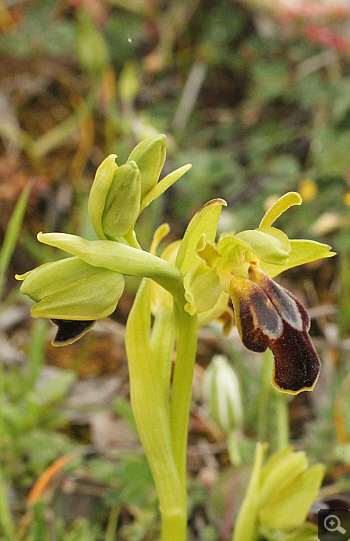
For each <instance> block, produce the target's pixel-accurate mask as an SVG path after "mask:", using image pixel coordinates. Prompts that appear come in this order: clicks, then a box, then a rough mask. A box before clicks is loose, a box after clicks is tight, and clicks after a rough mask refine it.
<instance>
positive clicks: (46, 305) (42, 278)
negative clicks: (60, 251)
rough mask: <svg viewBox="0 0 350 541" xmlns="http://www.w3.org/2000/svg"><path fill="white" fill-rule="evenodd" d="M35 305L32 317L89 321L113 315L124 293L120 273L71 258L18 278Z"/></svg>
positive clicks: (43, 266)
mask: <svg viewBox="0 0 350 541" xmlns="http://www.w3.org/2000/svg"><path fill="white" fill-rule="evenodd" d="M16 278H17V279H19V280H23V284H22V286H21V292H22V293H24V294H25V295H28V297H30V298H31V299H32V300H33V301H35V303H36V304H35V305H34V306H33V307H32V309H31V313H32V316H33V317H45V318H50V319H64V320H78V321H90V320H96V319H101V318H103V317H106V316H109V315H110V314H111V313H112V312H114V310H115V308H116V305H117V303H118V301H119V299H120V297H121V295H122V293H123V290H124V278H123V276H122V275H121V274H119V273H117V272H115V271H112V270H109V269H105V268H101V267H94V266H91V265H89V264H88V263H85V261H82V260H81V259H79V258H78V257H69V258H66V259H61V260H60V261H55V262H54V263H48V264H46V265H41V266H40V267H37V268H36V269H34V270H32V271H29V272H27V273H26V274H23V275H22V276H16Z"/></svg>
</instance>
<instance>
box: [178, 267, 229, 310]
mask: <svg viewBox="0 0 350 541" xmlns="http://www.w3.org/2000/svg"><path fill="white" fill-rule="evenodd" d="M184 286H185V291H186V293H185V297H186V299H187V301H188V304H187V305H186V306H185V310H187V312H188V313H189V314H191V315H194V314H196V313H201V312H206V311H207V310H211V309H212V308H213V307H214V306H215V304H216V303H217V302H218V300H219V297H220V295H221V293H222V289H221V286H220V280H219V277H218V275H217V274H216V270H215V269H208V268H207V267H205V266H204V265H203V264H202V263H199V264H197V265H195V266H194V267H192V269H191V270H190V271H189V272H188V273H187V274H186V276H185V278H184Z"/></svg>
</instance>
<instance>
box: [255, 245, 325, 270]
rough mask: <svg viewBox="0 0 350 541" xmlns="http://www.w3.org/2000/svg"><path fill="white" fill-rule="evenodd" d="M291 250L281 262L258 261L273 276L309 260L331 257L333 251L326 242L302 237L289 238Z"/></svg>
mask: <svg viewBox="0 0 350 541" xmlns="http://www.w3.org/2000/svg"><path fill="white" fill-rule="evenodd" d="M290 246H291V250H290V252H289V256H288V260H287V261H286V262H285V263H283V264H274V263H270V262H267V261H266V260H265V261H261V262H260V267H261V269H262V270H263V271H264V272H265V273H266V274H267V275H268V276H269V277H270V278H273V277H274V276H277V275H278V274H280V273H281V272H283V271H285V270H287V269H291V268H293V267H297V266H298V265H304V264H305V263H309V262H310V261H316V260H317V259H322V258H324V257H333V256H334V255H335V252H331V251H330V249H331V247H330V246H328V245H327V244H321V243H320V242H316V241H314V240H304V239H294V240H293V239H291V240H290Z"/></svg>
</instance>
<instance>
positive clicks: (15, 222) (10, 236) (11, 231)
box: [0, 183, 32, 299]
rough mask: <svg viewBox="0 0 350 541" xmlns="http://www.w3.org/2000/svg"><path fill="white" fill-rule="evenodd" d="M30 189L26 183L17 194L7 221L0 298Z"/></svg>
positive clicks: (1, 256) (1, 254) (0, 253)
mask: <svg viewBox="0 0 350 541" xmlns="http://www.w3.org/2000/svg"><path fill="white" fill-rule="evenodd" d="M31 189H32V184H31V183H28V184H27V185H26V187H25V188H24V190H23V191H22V193H21V195H20V196H19V199H18V201H17V203H16V206H15V208H14V210H13V212H12V215H11V218H10V221H9V223H8V226H7V229H6V234H5V238H4V242H3V245H2V247H1V250H0V299H1V296H2V287H3V282H4V278H5V273H6V270H7V267H8V264H9V262H10V259H11V257H12V254H13V251H14V249H15V246H16V242H17V239H18V235H19V232H20V229H21V225H22V221H23V217H24V213H25V210H26V206H27V202H28V197H29V194H30V190H31Z"/></svg>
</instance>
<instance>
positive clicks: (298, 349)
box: [230, 264, 321, 394]
mask: <svg viewBox="0 0 350 541" xmlns="http://www.w3.org/2000/svg"><path fill="white" fill-rule="evenodd" d="M248 276H249V278H251V279H249V278H243V277H242V276H236V275H233V276H232V280H231V284H230V294H231V297H232V301H233V305H234V309H235V314H236V322H237V327H238V330H239V333H240V336H241V339H242V342H243V344H244V345H245V347H246V348H247V349H249V350H251V351H255V352H263V351H265V350H266V349H267V348H270V349H271V351H272V353H273V355H274V360H275V364H274V375H273V385H274V386H275V387H276V388H277V389H278V390H280V391H284V392H288V393H291V394H297V393H299V392H301V391H304V390H312V389H313V387H314V385H315V383H316V381H317V378H318V375H319V371H320V364H321V363H320V360H319V358H318V355H317V352H316V350H315V348H314V346H313V344H312V342H311V339H310V337H309V335H308V330H309V328H310V319H309V316H308V314H307V312H306V310H305V308H304V307H303V305H302V304H301V303H300V302H299V301H298V300H297V299H296V298H295V297H294V296H293V295H291V294H290V293H289V292H288V291H287V290H286V289H284V288H283V287H281V286H279V285H278V284H276V283H275V282H274V281H273V280H271V279H270V278H269V277H268V276H267V275H265V274H264V273H263V271H262V270H261V269H260V268H259V267H258V266H257V265H255V264H254V265H251V266H250V268H249V271H248Z"/></svg>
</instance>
